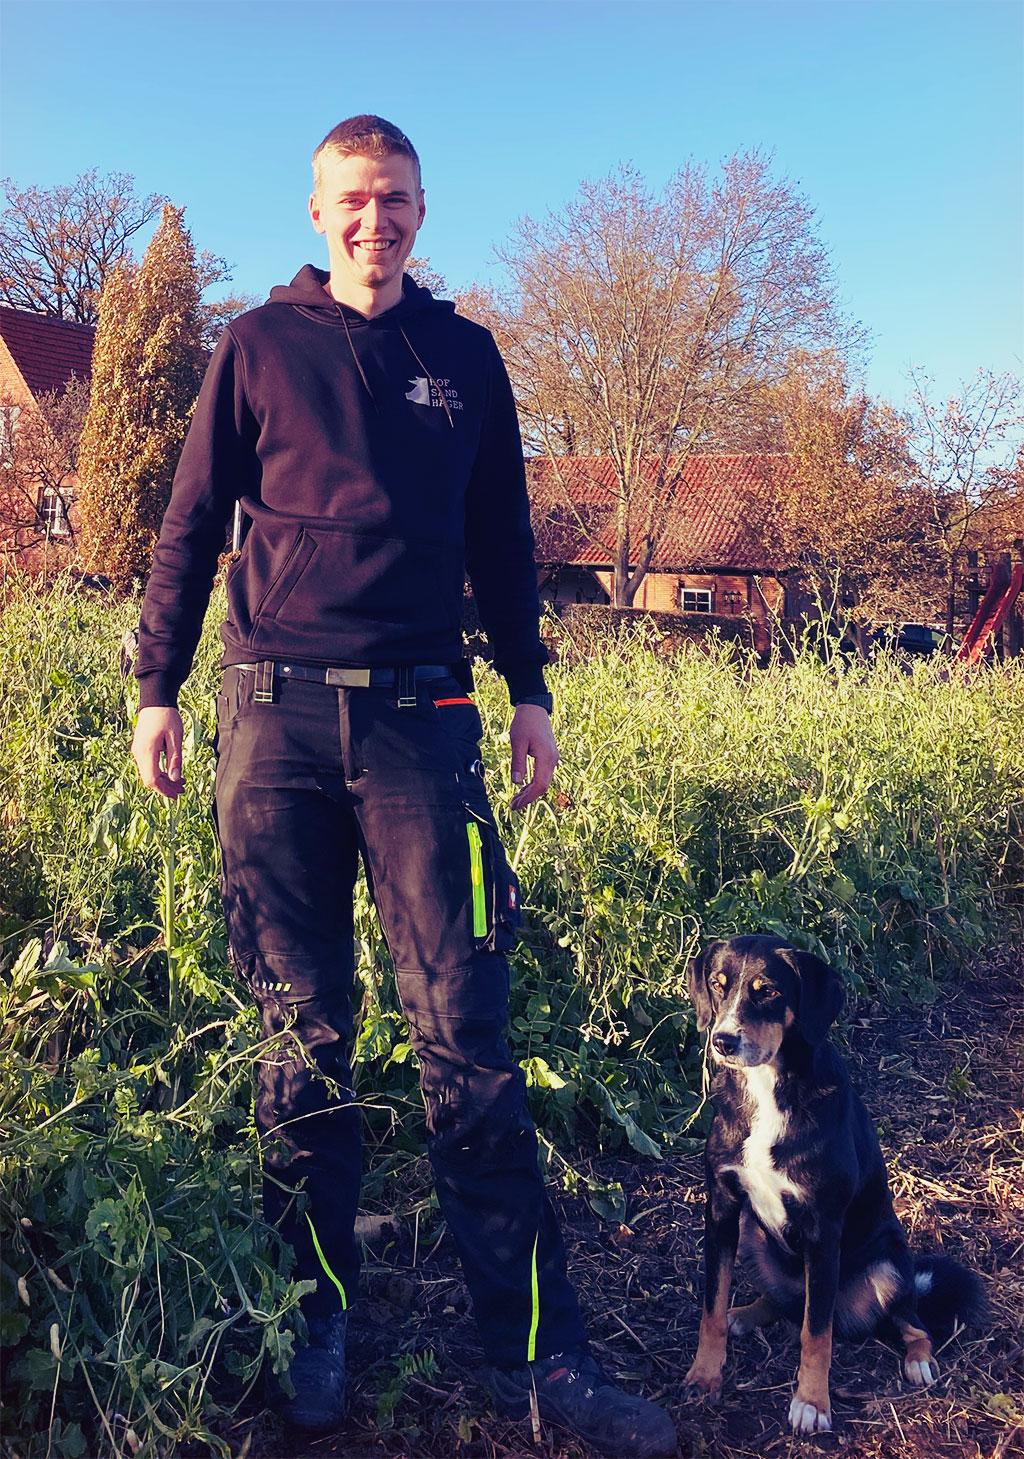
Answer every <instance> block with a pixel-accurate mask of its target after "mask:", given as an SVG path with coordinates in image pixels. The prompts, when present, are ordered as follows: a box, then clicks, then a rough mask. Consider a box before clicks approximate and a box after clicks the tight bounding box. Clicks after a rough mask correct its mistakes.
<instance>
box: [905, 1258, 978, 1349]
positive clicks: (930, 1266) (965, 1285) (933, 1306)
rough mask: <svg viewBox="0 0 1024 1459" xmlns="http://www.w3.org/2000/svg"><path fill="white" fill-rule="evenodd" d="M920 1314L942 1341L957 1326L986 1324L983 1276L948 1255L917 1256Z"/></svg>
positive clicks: (915, 1281)
mask: <svg viewBox="0 0 1024 1459" xmlns="http://www.w3.org/2000/svg"><path fill="white" fill-rule="evenodd" d="M914 1290H915V1292H916V1294H917V1315H918V1317H919V1318H920V1319H921V1321H922V1323H923V1324H924V1326H925V1327H926V1328H927V1329H928V1331H929V1332H930V1333H931V1335H932V1338H933V1339H934V1340H935V1342H937V1343H939V1344H940V1345H941V1344H942V1343H944V1342H946V1341H947V1339H948V1338H950V1337H952V1335H953V1331H954V1329H955V1328H956V1327H957V1326H958V1325H959V1326H961V1327H973V1328H983V1327H984V1326H985V1325H986V1323H987V1321H988V1299H987V1297H986V1296H985V1288H984V1286H983V1285H982V1281H981V1278H980V1277H979V1276H977V1275H976V1274H975V1273H974V1272H972V1271H968V1269H967V1268H966V1267H963V1266H961V1265H960V1263H959V1262H957V1261H953V1260H952V1258H951V1257H948V1256H919V1257H916V1258H915V1260H914Z"/></svg>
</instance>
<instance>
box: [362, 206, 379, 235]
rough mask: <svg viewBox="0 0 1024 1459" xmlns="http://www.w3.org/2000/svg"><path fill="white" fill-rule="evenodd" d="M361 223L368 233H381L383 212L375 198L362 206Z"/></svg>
mask: <svg viewBox="0 0 1024 1459" xmlns="http://www.w3.org/2000/svg"><path fill="white" fill-rule="evenodd" d="M361 222H362V225H363V227H364V228H365V229H366V231H367V232H368V233H380V232H383V223H384V210H383V208H382V207H381V205H380V203H379V202H378V201H377V199H376V198H370V199H369V200H368V201H367V202H366V203H365V204H364V205H363V210H362V214H361Z"/></svg>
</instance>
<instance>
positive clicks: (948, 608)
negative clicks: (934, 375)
mask: <svg viewBox="0 0 1024 1459" xmlns="http://www.w3.org/2000/svg"><path fill="white" fill-rule="evenodd" d="M910 380H911V386H912V405H911V412H912V419H913V449H914V454H915V457H916V461H917V467H918V471H919V473H920V478H921V482H922V485H923V487H924V489H925V491H926V493H927V497H928V503H929V529H930V533H931V537H932V541H933V543H934V547H935V550H936V552H937V553H938V555H939V558H940V559H941V563H942V572H943V576H944V580H945V595H944V596H945V603H944V608H945V615H946V631H947V632H948V633H952V632H953V630H954V626H955V622H956V615H957V606H958V591H959V586H960V583H961V580H962V577H963V569H964V567H965V565H966V558H967V554H968V552H971V551H975V550H978V549H985V548H989V550H991V541H992V539H993V532H995V534H996V536H1000V532H999V531H998V526H999V523H1000V522H1003V523H1005V524H1006V526H1005V533H1003V534H1002V535H1003V536H1004V537H1005V547H1007V548H1008V547H1010V545H1011V544H1012V542H1013V540H1014V539H1015V538H1016V537H1018V536H1021V535H1024V522H1022V520H1021V507H1020V478H1019V475H1018V467H1019V463H1020V459H1021V452H1022V445H1021V440H1022V434H1024V397H1022V393H1021V381H1020V380H1019V379H1017V378H1016V377H1015V376H1013V375H1008V374H1007V375H996V374H995V373H994V372H993V371H991V370H979V371H978V373H977V374H976V375H975V377H974V379H973V380H971V381H968V382H967V383H965V384H964V386H963V388H962V390H961V392H960V394H959V395H958V396H952V397H950V398H949V399H948V400H946V401H944V402H943V403H942V404H938V403H937V402H936V401H935V400H934V398H933V396H932V382H931V380H930V379H929V378H928V376H927V375H925V374H924V372H923V371H921V370H914V371H911V375H910ZM1018 528H1019V530H1017V529H1018Z"/></svg>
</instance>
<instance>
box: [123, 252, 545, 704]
mask: <svg viewBox="0 0 1024 1459" xmlns="http://www.w3.org/2000/svg"><path fill="white" fill-rule="evenodd" d="M326 282H327V275H326V274H325V273H322V272H321V271H320V270H319V269H315V268H312V267H311V266H309V265H307V266H306V267H305V268H304V269H302V270H301V272H300V273H298V274H297V275H296V277H295V278H294V279H293V280H292V283H291V284H290V285H288V286H287V287H285V286H279V287H277V288H275V289H274V290H273V291H272V292H271V295H270V299H269V301H268V302H267V303H266V304H264V305H262V307H260V308H259V309H254V310H252V311H251V312H250V313H248V314H243V315H241V316H240V317H239V318H238V319H235V320H234V321H233V322H232V323H231V324H230V325H229V326H228V327H227V329H226V330H225V331H224V334H223V335H222V336H221V339H220V342H219V344H218V345H217V348H216V350H215V352H214V355H213V358H212V360H211V361H210V367H209V370H208V371H207V374H206V379H205V381H204V382H203V388H202V390H201V392H200V395H199V400H198V402H197V404H196V409H195V415H194V417H193V420H192V425H191V427H190V429H189V433H188V439H187V440H186V442H185V447H184V450H183V451H182V454H181V460H180V462H179V463H178V469H177V472H176V474H175V478H174V488H173V490H172V493H171V501H170V505H169V506H168V508H167V513H166V516H165V517H164V522H163V527H162V529H161V532H160V540H159V542H158V543H157V546H156V550H155V552H154V555H153V569H152V573H151V575H150V579H149V585H148V588H147V590H146V598H145V603H144V605H143V610H142V623H141V627H140V634H139V653H138V660H137V663H136V668H135V672H136V674H137V675H138V677H139V680H140V687H141V702H142V705H143V706H147V705H161V704H162V705H172V704H174V703H175V701H176V697H177V692H178V690H179V688H180V687H181V685H182V683H183V682H184V680H185V678H186V677H187V675H188V672H189V669H190V667H191V664H192V657H193V655H194V653H195V648H196V644H197V642H198V640H199V633H200V630H201V628H202V621H203V615H204V613H205V610H206V606H207V603H208V601H209V596H210V590H211V586H212V583H213V577H214V573H215V571H216V567H217V558H218V556H219V554H220V553H221V552H223V550H224V547H225V542H226V534H227V531H228V525H229V523H230V520H231V518H232V514H233V511H234V505H235V502H236V500H240V501H241V503H242V508H243V511H244V522H245V527H246V533H245V538H244V542H243V546H242V550H241V555H240V556H239V558H238V559H237V561H235V562H234V563H233V564H232V566H231V568H230V570H229V572H228V578H227V594H228V616H227V621H226V622H225V623H224V624H223V626H222V628H221V636H222V638H223V639H224V645H225V650H224V655H223V658H222V663H224V664H225V665H227V664H232V663H247V662H252V661H254V660H257V659H283V660H287V661H290V662H293V663H305V664H341V665H346V666H350V665H352V666H357V667H370V668H379V667H387V666H391V665H401V664H424V663H430V664H454V663H456V662H457V661H458V660H459V659H460V658H461V657H462V636H461V621H462V600H463V582H464V579H465V576H466V574H467V572H468V575H469V579H470V582H471V584H472V587H473V591H474V594H475V597H476V602H477V607H478V610H479V613H480V618H481V621H482V623H483V626H484V630H485V631H486V633H487V636H488V639H489V641H490V644H491V647H492V649H493V652H494V662H495V666H496V667H497V669H498V670H499V672H500V673H502V674H503V675H504V676H505V678H506V680H507V682H508V686H509V691H510V693H511V695H512V698H513V700H515V699H519V698H521V697H522V696H524V695H527V694H537V693H541V692H543V689H544V680H543V668H542V666H543V664H544V662H545V660H546V658H547V654H546V652H545V650H544V647H543V645H542V644H541V642H540V637H539V633H538V626H537V620H538V604H537V575H536V570H535V567H534V562H533V534H532V532H531V530H530V514H529V505H528V502H527V496H526V483H525V477H524V471H523V457H522V446H521V444H520V439H519V430H518V425H517V421H516V413H515V406H514V403H513V399H512V391H511V389H510V387H509V382H508V377H507V375H506V373H505V368H504V365H503V364H502V362H501V358H500V356H499V354H498V351H497V348H496V346H495V343H494V340H493V339H492V337H491V335H490V334H489V333H488V332H487V330H485V329H482V328H480V326H479V325H476V324H473V323H471V322H470V321H469V320H468V319H463V318H461V317H460V316H459V315H457V314H456V313H455V309H454V306H453V305H451V304H448V303H444V302H442V301H440V300H435V299H434V298H433V297H432V296H431V294H430V293H429V291H428V290H426V289H422V288H419V287H418V286H417V285H416V284H414V283H413V281H412V280H411V279H410V278H409V277H408V276H406V277H405V279H404V280H403V294H402V299H401V302H400V303H398V304H397V305H396V306H395V307H394V308H393V309H389V310H387V311H386V312H385V313H383V314H379V315H377V316H376V317H375V318H373V319H366V318H364V317H363V315H361V314H359V313H357V312H356V311H355V310H353V309H349V308H347V307H346V306H344V305H342V304H338V303H336V302H335V300H334V299H333V298H332V297H331V296H330V295H329V294H328V293H327V291H326V289H325V288H324V284H325V283H326Z"/></svg>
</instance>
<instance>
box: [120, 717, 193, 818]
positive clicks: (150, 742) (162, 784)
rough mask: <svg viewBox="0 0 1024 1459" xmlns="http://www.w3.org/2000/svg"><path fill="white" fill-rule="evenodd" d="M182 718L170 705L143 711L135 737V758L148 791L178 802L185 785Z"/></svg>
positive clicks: (136, 727) (133, 754)
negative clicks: (182, 753)
mask: <svg viewBox="0 0 1024 1459" xmlns="http://www.w3.org/2000/svg"><path fill="white" fill-rule="evenodd" d="M181 741H182V725H181V715H180V714H179V713H178V711H177V710H176V709H171V708H170V707H168V706H166V705H159V706H158V705H154V706H152V707H151V708H149V709H140V710H139V717H138V719H137V720H136V721H135V734H134V735H133V736H132V756H133V758H134V760H135V763H136V765H137V766H138V767H139V774H140V775H141V777H142V783H143V785H144V786H145V787H146V788H147V790H158V791H159V792H160V794H161V795H165V796H166V797H167V798H168V800H177V798H178V796H179V795H180V794H181V792H182V790H183V789H184V788H185V782H184V780H183V779H182V777H181Z"/></svg>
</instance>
